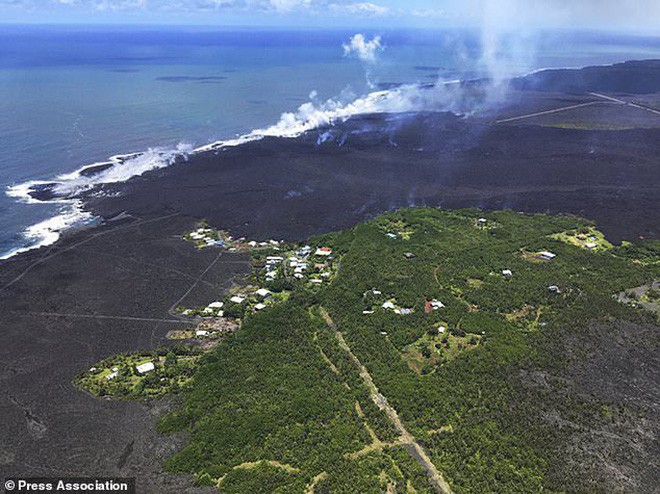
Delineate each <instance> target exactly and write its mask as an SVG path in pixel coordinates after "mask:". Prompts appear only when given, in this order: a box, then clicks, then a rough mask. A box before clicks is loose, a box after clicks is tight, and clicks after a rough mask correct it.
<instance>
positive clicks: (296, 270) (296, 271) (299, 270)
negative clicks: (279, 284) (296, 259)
mask: <svg viewBox="0 0 660 494" xmlns="http://www.w3.org/2000/svg"><path fill="white" fill-rule="evenodd" d="M293 272H294V273H302V272H303V268H301V267H300V266H298V267H297V268H296V269H294V270H293Z"/></svg>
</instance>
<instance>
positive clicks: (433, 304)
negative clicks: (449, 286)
mask: <svg viewBox="0 0 660 494" xmlns="http://www.w3.org/2000/svg"><path fill="white" fill-rule="evenodd" d="M430 303H431V308H432V309H433V310H438V309H443V308H444V307H445V304H443V303H442V302H440V301H439V300H436V299H433V300H431V302H430Z"/></svg>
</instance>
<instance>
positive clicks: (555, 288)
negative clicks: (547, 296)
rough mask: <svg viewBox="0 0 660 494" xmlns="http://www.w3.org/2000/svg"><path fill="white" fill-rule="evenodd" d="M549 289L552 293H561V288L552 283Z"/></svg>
mask: <svg viewBox="0 0 660 494" xmlns="http://www.w3.org/2000/svg"><path fill="white" fill-rule="evenodd" d="M548 291H549V292H550V293H561V289H560V288H559V287H558V286H557V285H550V286H549V287H548Z"/></svg>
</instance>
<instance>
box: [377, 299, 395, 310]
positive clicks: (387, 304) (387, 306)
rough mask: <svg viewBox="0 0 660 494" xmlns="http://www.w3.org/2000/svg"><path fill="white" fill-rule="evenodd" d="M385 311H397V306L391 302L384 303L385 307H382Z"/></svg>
mask: <svg viewBox="0 0 660 494" xmlns="http://www.w3.org/2000/svg"><path fill="white" fill-rule="evenodd" d="M381 307H382V308H383V309H391V310H393V309H396V305H394V302H390V301H389V300H388V301H387V302H383V305H381Z"/></svg>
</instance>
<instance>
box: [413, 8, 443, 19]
mask: <svg viewBox="0 0 660 494" xmlns="http://www.w3.org/2000/svg"><path fill="white" fill-rule="evenodd" d="M411 14H412V15H414V16H415V17H425V18H435V19H437V18H440V17H447V13H446V12H445V11H444V10H441V9H416V10H413V11H412V12H411Z"/></svg>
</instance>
